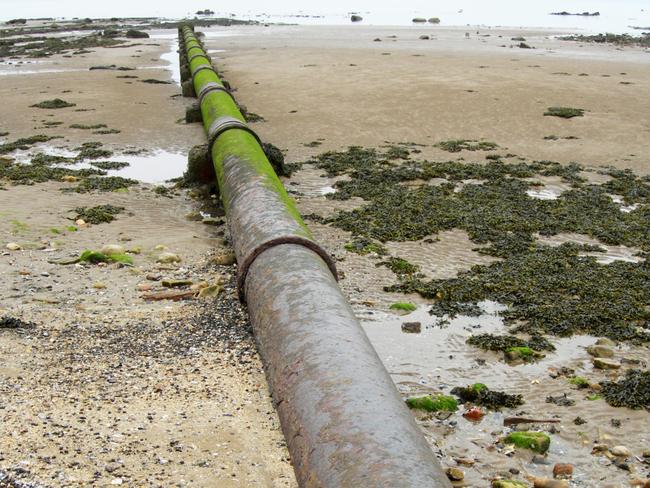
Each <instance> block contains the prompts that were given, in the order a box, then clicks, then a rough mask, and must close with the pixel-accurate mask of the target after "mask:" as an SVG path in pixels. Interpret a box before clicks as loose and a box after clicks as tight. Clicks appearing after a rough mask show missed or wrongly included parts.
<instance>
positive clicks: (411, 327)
mask: <svg viewBox="0 0 650 488" xmlns="http://www.w3.org/2000/svg"><path fill="white" fill-rule="evenodd" d="M402 332H405V333H407V334H419V333H420V332H422V322H404V323H403V324H402Z"/></svg>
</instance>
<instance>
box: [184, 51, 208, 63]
mask: <svg viewBox="0 0 650 488" xmlns="http://www.w3.org/2000/svg"><path fill="white" fill-rule="evenodd" d="M195 58H205V59H207V60H208V63H210V62H211V60H210V57H209V56H208V55H207V54H205V53H195V54H192V55H191V56H190V57H189V58H187V62H188V63H191V62H192V60H193V59H195Z"/></svg>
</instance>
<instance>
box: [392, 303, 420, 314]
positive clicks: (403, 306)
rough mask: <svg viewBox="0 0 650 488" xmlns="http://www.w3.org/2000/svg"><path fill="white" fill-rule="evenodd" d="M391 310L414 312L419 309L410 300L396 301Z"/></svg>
mask: <svg viewBox="0 0 650 488" xmlns="http://www.w3.org/2000/svg"><path fill="white" fill-rule="evenodd" d="M389 308H390V309H391V310H401V311H403V312H413V311H415V310H417V308H418V307H417V306H416V305H415V304H413V303H409V302H396V303H393V304H391V306H390V307H389Z"/></svg>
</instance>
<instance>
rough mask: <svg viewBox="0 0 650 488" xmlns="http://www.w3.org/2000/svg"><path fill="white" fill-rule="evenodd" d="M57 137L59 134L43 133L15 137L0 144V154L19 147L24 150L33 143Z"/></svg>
mask: <svg viewBox="0 0 650 488" xmlns="http://www.w3.org/2000/svg"><path fill="white" fill-rule="evenodd" d="M59 138H60V136H46V135H44V134H38V135H35V136H30V137H23V138H21V139H16V140H15V141H13V142H7V143H5V144H0V154H8V153H10V152H13V151H16V150H18V149H20V150H21V151H25V150H27V149H29V148H30V147H31V146H33V145H34V144H38V143H40V142H48V141H51V140H52V139H59Z"/></svg>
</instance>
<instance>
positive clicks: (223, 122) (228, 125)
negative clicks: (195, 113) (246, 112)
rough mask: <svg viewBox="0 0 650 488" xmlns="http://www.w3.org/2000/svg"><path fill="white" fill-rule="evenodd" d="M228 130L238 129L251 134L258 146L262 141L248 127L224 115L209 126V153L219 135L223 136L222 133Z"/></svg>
mask: <svg viewBox="0 0 650 488" xmlns="http://www.w3.org/2000/svg"><path fill="white" fill-rule="evenodd" d="M230 129H240V130H243V131H246V132H248V133H249V134H251V135H252V136H253V137H255V139H257V142H259V143H260V145H261V144H262V140H261V139H260V137H259V136H258V135H257V134H256V133H255V131H254V130H253V129H251V128H250V127H248V126H247V125H246V124H245V123H243V122H242V121H241V120H239V119H236V118H234V117H230V116H228V115H225V116H223V117H219V118H218V119H215V121H214V122H212V125H210V128H209V129H208V150H209V151H210V152H212V146H213V145H214V142H215V141H216V140H217V137H219V136H220V135H221V134H223V133H224V132H226V131H227V130H230Z"/></svg>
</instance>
